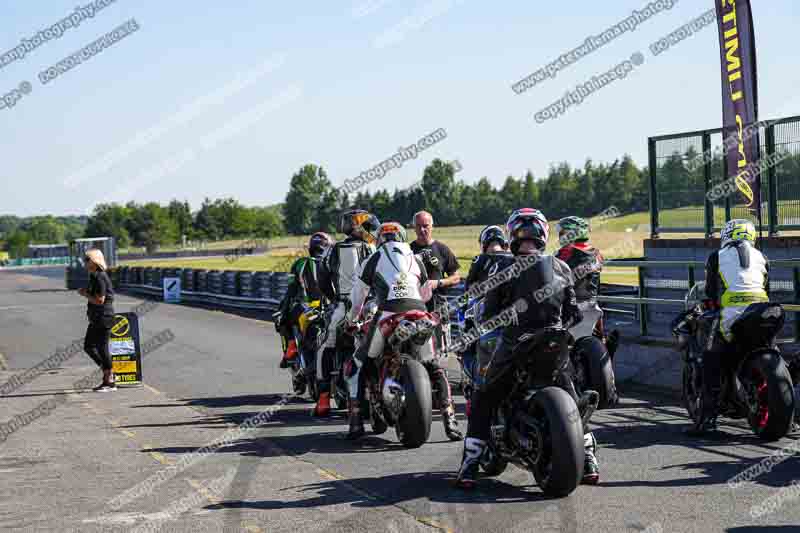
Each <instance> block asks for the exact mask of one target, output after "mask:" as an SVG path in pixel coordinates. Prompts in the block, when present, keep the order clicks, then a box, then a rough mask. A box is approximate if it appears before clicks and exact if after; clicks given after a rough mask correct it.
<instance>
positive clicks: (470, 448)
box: [455, 437, 486, 490]
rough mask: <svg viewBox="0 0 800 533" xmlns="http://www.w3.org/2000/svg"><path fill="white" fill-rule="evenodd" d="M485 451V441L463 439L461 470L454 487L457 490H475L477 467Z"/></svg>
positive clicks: (470, 438) (469, 438)
mask: <svg viewBox="0 0 800 533" xmlns="http://www.w3.org/2000/svg"><path fill="white" fill-rule="evenodd" d="M485 450H486V441H485V440H481V439H475V438H472V437H467V438H466V439H464V454H463V456H462V458H461V468H460V469H459V470H458V477H457V478H456V482H455V485H456V487H457V488H459V489H464V490H470V489H473V488H475V484H476V483H477V481H478V466H479V464H480V459H481V455H483V452H484V451H485Z"/></svg>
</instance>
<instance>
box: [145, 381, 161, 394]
mask: <svg viewBox="0 0 800 533" xmlns="http://www.w3.org/2000/svg"><path fill="white" fill-rule="evenodd" d="M144 388H145V389H147V390H149V391H150V392H152V393H154V394H158V395H159V396H163V395H164V393H162V392H161V391H160V390H157V389H155V388H153V387H151V386H150V385H148V384H147V383H145V384H144Z"/></svg>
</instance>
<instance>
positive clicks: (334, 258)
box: [313, 209, 380, 416]
mask: <svg viewBox="0 0 800 533" xmlns="http://www.w3.org/2000/svg"><path fill="white" fill-rule="evenodd" d="M379 226H380V222H379V221H378V219H377V218H376V217H375V216H374V215H372V214H370V213H368V212H367V211H364V210H363V209H353V210H350V211H346V212H344V213H343V214H342V217H341V220H340V224H339V231H341V232H342V233H344V234H345V235H346V236H347V237H346V238H345V239H344V240H343V241H340V242H337V243H336V244H334V245H333V246H331V248H330V249H329V250H328V253H327V254H326V255H325V257H324V259H323V261H322V264H321V268H320V273H319V284H320V289H321V290H322V293H323V294H324V295H325V296H326V297H327V298H328V299H329V300H330V301H331V302H334V305H335V306H336V307H335V309H334V311H333V315H332V317H331V320H330V323H329V324H328V330H327V332H326V335H325V340H324V342H321V343H320V347H319V350H318V352H317V384H318V387H319V400H318V401H317V405H316V407H315V408H314V411H313V414H314V415H315V416H328V415H329V414H330V405H331V393H330V390H331V389H330V387H331V371H332V370H333V364H334V358H335V356H336V330H337V328H338V327H339V325H340V324H341V323H342V322H343V321H344V318H345V314H346V313H347V309H348V308H349V307H350V291H351V290H352V288H353V281H354V279H355V275H356V272H357V270H358V266H359V264H360V263H361V262H362V261H364V260H365V259H366V258H367V257H369V256H370V255H372V253H373V252H374V251H375V248H374V243H375V238H376V235H377V231H378V227H379Z"/></svg>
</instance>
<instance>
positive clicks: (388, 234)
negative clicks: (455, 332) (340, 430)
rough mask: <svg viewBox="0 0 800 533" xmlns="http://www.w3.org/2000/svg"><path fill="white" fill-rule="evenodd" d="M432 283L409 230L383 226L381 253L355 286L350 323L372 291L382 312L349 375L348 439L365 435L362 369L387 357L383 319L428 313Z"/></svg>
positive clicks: (424, 351) (425, 356) (427, 350)
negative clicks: (410, 241)
mask: <svg viewBox="0 0 800 533" xmlns="http://www.w3.org/2000/svg"><path fill="white" fill-rule="evenodd" d="M431 288H432V287H431V284H429V283H428V274H427V272H426V270H425V265H424V264H423V262H422V259H421V258H420V257H419V256H417V255H414V252H413V251H411V247H410V246H409V245H408V244H407V243H406V231H405V229H404V228H403V226H402V225H401V224H399V223H397V222H387V223H386V224H383V225H382V226H381V228H380V230H379V232H378V250H377V251H376V252H375V253H374V254H372V255H371V256H370V257H369V258H368V259H367V260H366V261H365V262H364V263H363V264H362V266H361V268H360V269H359V273H358V276H357V278H356V280H355V282H354V284H353V290H352V292H351V301H352V303H353V305H352V307H351V308H350V310H349V311H348V312H347V323H348V324H354V323H356V322H357V321H358V319H359V317H360V316H361V312H362V311H363V307H364V302H365V300H366V298H367V295H368V294H369V292H370V290H371V289H374V291H375V297H376V299H377V304H378V311H377V313H375V317H374V318H373V321H372V323H371V325H370V332H369V334H368V335H367V337H366V339H364V341H363V342H362V343H361V344H360V345H359V347H358V349H357V350H356V353H355V357H354V362H355V365H354V366H355V368H353V369H352V370H353V371H352V372H351V375H350V376H348V385H349V389H350V402H349V404H350V405H349V411H350V429H349V432H348V434H347V438H348V439H357V438H360V437H362V436H363V435H364V434H365V431H364V420H363V413H361V409H360V403H361V401H360V400H361V398H360V396H361V394H362V392H363V391H362V387H363V382H359V378H360V377H361V372H362V370H361V369H362V367H363V366H364V364H365V363H366V362H367V357H369V358H371V359H375V358H377V357H380V356H381V355H382V354H383V349H384V345H385V342H386V339H384V337H383V335H382V333H381V331H380V328H379V327H378V324H379V323H380V321H381V320H384V319H386V318H388V317H391V316H393V315H395V314H398V313H405V312H407V311H413V310H418V311H426V310H427V308H426V306H425V302H427V301H428V300H430V298H431V296H432V291H431ZM433 354H434V348H433V338H432V337H431V338H430V339H428V342H427V343H426V344H425V345H424V346H422V347H421V357H422V362H425V361H426V360H430V359H432V358H433Z"/></svg>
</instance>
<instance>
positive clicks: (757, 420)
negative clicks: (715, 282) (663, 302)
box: [672, 283, 795, 441]
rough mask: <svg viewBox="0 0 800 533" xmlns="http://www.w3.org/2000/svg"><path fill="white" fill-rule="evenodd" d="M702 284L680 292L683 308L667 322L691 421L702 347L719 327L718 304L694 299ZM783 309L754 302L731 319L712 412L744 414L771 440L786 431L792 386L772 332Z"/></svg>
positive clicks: (699, 389) (697, 409) (698, 407)
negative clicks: (679, 362)
mask: <svg viewBox="0 0 800 533" xmlns="http://www.w3.org/2000/svg"><path fill="white" fill-rule="evenodd" d="M702 287H703V284H702V283H701V284H697V285H695V286H694V287H693V288H692V289H691V290H690V291H689V294H688V295H687V297H686V303H687V308H688V309H687V311H685V312H683V313H681V314H680V315H679V316H678V317H677V318H676V319H675V320H674V321H673V323H672V332H673V335H674V337H675V341H676V348H677V349H678V350H679V351H680V352H681V359H682V361H683V403H684V407H685V408H686V411H687V412H688V413H689V418H690V419H691V420H692V422H694V423H697V422H698V421H699V419H700V417H701V415H702V413H703V407H704V406H703V401H704V397H703V388H704V383H703V350H704V348H705V347H706V346H707V344H708V342H709V339H710V338H711V333H712V332H713V331H715V330H717V329H718V328H719V321H720V310H719V308H718V307H717V306H716V305H715V304H714V302H713V301H711V300H704V301H702V302H701V303H694V302H695V301H696V297H695V295H696V294H698V293H699V291H700V289H701V288H702ZM784 321H785V314H784V310H783V307H781V305H780V304H777V303H754V304H751V305H750V306H748V307H747V309H746V310H745V312H744V313H743V314H742V315H741V317H740V318H739V319H738V320H737V321H736V322H735V323H734V324H733V326H732V328H731V332H732V334H733V337H734V339H735V342H733V343H731V352H730V353H728V354H726V355H725V357H724V358H723V361H722V371H721V374H722V376H721V385H722V387H721V389H720V395H719V402H718V404H717V405H716V406H714V411H715V412H716V414H717V416H725V417H728V418H733V419H742V418H746V419H747V422H748V424H749V425H750V428H751V429H752V430H753V433H755V434H756V435H757V436H758V437H760V438H762V439H764V440H768V441H773V440H778V439H781V438H783V437H784V436H786V435H787V434H788V433H789V431H790V430H791V428H792V421H793V418H794V412H795V398H794V386H793V384H792V378H791V375H790V373H789V370H788V368H787V365H786V362H785V361H784V359H783V357H782V356H781V353H780V350H779V349H778V346H777V345H776V344H775V338H776V336H777V335H778V333H779V332H780V331H781V329H782V328H783V324H784Z"/></svg>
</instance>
